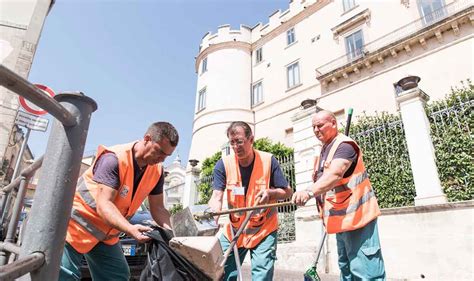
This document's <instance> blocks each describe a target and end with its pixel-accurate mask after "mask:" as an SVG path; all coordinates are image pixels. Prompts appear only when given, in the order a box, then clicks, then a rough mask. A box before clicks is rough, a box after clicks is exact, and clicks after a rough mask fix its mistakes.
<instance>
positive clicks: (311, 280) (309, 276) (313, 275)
mask: <svg viewBox="0 0 474 281" xmlns="http://www.w3.org/2000/svg"><path fill="white" fill-rule="evenodd" d="M351 119H352V108H349V110H348V113H347V120H346V129H345V131H344V134H345V135H346V136H348V135H349V128H350V126H351ZM326 236H327V232H326V230H325V229H324V225H323V237H321V241H320V242H319V249H318V254H317V255H316V260H315V261H314V264H313V265H312V266H311V267H310V268H309V269H308V270H306V272H305V273H304V281H320V280H321V278H320V277H319V275H318V272H317V271H316V269H317V266H318V261H319V256H321V252H322V250H323V246H324V240H326Z"/></svg>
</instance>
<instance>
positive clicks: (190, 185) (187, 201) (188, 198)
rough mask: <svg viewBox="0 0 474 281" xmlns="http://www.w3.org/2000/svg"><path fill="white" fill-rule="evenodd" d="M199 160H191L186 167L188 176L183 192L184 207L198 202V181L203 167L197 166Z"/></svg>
mask: <svg viewBox="0 0 474 281" xmlns="http://www.w3.org/2000/svg"><path fill="white" fill-rule="evenodd" d="M198 162H199V161H198V160H194V159H191V160H189V165H188V167H187V168H186V177H185V183H184V192H183V199H182V203H183V208H186V207H188V206H192V205H194V204H196V202H197V200H198V199H199V198H198V190H197V184H196V182H197V181H198V180H199V174H200V173H201V169H200V168H199V167H197V164H198Z"/></svg>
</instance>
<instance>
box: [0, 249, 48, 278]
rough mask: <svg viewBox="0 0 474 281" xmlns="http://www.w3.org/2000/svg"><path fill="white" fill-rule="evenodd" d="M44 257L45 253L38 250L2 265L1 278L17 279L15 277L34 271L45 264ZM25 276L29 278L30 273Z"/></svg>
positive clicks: (0, 268)
mask: <svg viewBox="0 0 474 281" xmlns="http://www.w3.org/2000/svg"><path fill="white" fill-rule="evenodd" d="M44 258H45V257H44V254H43V253H38V252H36V253H32V254H31V255H28V256H25V257H23V258H20V259H19V260H17V261H15V262H12V263H10V264H7V265H3V266H0V280H15V278H18V277H20V276H22V275H25V274H27V273H28V272H31V271H33V270H35V269H37V268H39V267H41V266H42V265H43V264H44V262H45V260H44ZM25 277H26V279H27V280H29V278H28V275H26V276H25ZM25 277H23V278H25Z"/></svg>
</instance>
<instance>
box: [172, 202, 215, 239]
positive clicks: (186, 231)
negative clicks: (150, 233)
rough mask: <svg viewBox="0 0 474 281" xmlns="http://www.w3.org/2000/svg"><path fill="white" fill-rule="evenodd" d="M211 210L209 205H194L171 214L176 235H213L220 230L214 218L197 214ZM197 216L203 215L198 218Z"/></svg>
mask: <svg viewBox="0 0 474 281" xmlns="http://www.w3.org/2000/svg"><path fill="white" fill-rule="evenodd" d="M208 210H209V206H207V205H193V206H189V207H186V208H185V209H183V210H181V211H179V212H178V213H176V214H174V215H172V216H171V226H172V227H173V234H174V236H175V237H185V236H213V235H215V234H216V233H217V231H218V230H219V226H218V225H217V224H216V222H215V220H214V219H213V218H205V217H203V216H195V214H201V215H202V214H203V213H205V212H206V211H208ZM195 217H202V219H198V220H196V219H195Z"/></svg>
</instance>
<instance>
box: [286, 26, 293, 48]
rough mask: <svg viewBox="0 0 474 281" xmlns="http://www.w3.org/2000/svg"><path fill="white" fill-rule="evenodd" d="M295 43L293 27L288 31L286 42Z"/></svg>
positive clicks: (288, 43)
mask: <svg viewBox="0 0 474 281" xmlns="http://www.w3.org/2000/svg"><path fill="white" fill-rule="evenodd" d="M293 43H295V28H292V29H290V30H288V31H287V32H286V44H287V45H291V44H293Z"/></svg>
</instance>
